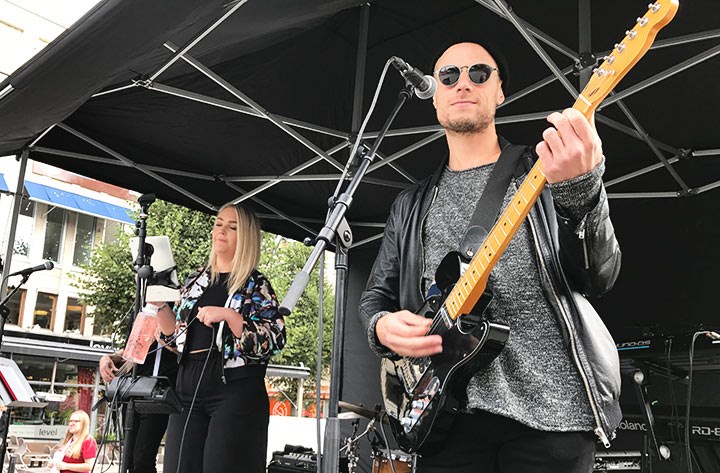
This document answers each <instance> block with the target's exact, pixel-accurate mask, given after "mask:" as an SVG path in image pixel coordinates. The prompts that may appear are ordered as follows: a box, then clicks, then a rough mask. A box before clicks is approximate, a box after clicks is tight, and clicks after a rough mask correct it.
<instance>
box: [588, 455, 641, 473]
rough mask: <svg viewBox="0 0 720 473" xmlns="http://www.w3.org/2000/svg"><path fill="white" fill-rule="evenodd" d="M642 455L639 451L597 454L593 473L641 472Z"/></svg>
mask: <svg viewBox="0 0 720 473" xmlns="http://www.w3.org/2000/svg"><path fill="white" fill-rule="evenodd" d="M641 470H642V453H640V452H639V451H623V452H613V451H605V452H600V451H598V452H596V453H595V465H594V466H593V473H600V472H605V471H641Z"/></svg>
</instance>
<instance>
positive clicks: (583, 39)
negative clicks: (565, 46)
mask: <svg viewBox="0 0 720 473" xmlns="http://www.w3.org/2000/svg"><path fill="white" fill-rule="evenodd" d="M591 34H592V14H591V13H590V0H578V52H579V54H580V56H579V58H578V61H579V64H578V70H579V71H580V90H583V89H584V88H585V85H586V84H587V83H588V82H590V77H591V76H592V67H588V66H590V64H588V62H592V63H593V64H594V63H595V62H596V61H593V60H592V59H594V57H593V56H592V36H591ZM583 59H585V60H586V61H583Z"/></svg>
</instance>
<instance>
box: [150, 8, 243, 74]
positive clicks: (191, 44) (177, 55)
mask: <svg viewBox="0 0 720 473" xmlns="http://www.w3.org/2000/svg"><path fill="white" fill-rule="evenodd" d="M247 1H248V0H240V1H238V2H237V3H236V4H235V5H233V7H232V8H231V9H230V10H228V11H227V12H225V14H224V15H223V16H221V17H220V18H218V19H217V20H216V21H215V23H213V24H212V25H210V26H209V27H207V28H206V29H205V30H203V31H202V32H201V33H200V34H199V35H197V36H196V37H195V38H194V39H193V40H192V41H190V42H189V43H188V44H187V45H185V47H183V48H182V49H179V50H176V51H173V52H174V53H175V54H174V55H173V57H172V58H171V59H170V60H169V61H168V62H166V63H165V64H164V65H163V66H162V67H160V69H158V70H157V71H156V72H155V73H154V74H153V75H151V76H150V78H149V79H148V80H149V81H150V82H153V81H154V80H155V79H157V78H158V76H159V75H160V74H162V73H163V72H165V70H167V68H169V67H170V66H172V65H173V64H175V62H176V61H177V60H178V59H180V58H181V57H183V55H184V54H185V53H187V52H188V51H190V49H192V48H193V47H194V46H195V45H196V44H198V43H199V42H200V41H202V40H203V38H205V37H206V36H207V35H209V34H210V33H211V32H212V31H213V30H214V29H215V28H217V27H218V26H220V25H221V24H222V23H223V22H224V21H225V20H227V19H228V18H230V16H232V14H233V13H235V11H236V10H237V9H238V8H240V7H241V6H243V5H245V3H247ZM176 49H177V48H176Z"/></svg>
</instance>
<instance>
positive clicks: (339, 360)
mask: <svg viewBox="0 0 720 473" xmlns="http://www.w3.org/2000/svg"><path fill="white" fill-rule="evenodd" d="M369 22H370V6H369V5H368V4H365V5H363V6H362V7H360V29H359V32H358V43H357V61H356V65H355V91H354V94H353V116H352V133H353V135H355V134H356V133H357V132H358V131H359V130H360V124H361V121H362V112H363V88H364V85H365V80H364V78H365V66H366V59H367V41H368V29H369ZM388 125H389V123H388ZM387 128H388V127H385V131H387ZM355 139H357V140H361V139H362V137H360V136H358V137H355ZM378 139H380V138H378ZM360 142H361V143H362V141H360ZM371 152H372V151H371ZM360 156H361V153H360V150H358V158H360ZM354 159H355V156H351V155H348V163H350V162H351V161H352V160H354ZM371 160H372V156H371V157H370V161H371ZM358 173H361V174H364V173H363V172H362V171H360V170H358ZM356 177H357V176H356ZM360 177H362V175H361V176H360ZM355 180H356V179H353V182H354V181H355ZM350 186H351V185H348V187H349V188H350ZM346 192H348V191H347V190H346ZM353 193H354V190H350V195H352V194H353ZM348 231H349V227H348ZM334 236H335V241H334V242H333V243H334V244H335V312H334V314H333V337H332V358H331V360H332V361H331V362H330V398H329V400H328V413H327V418H326V419H325V438H324V441H323V449H322V453H323V454H322V460H321V461H322V465H318V470H320V471H322V472H324V473H335V472H337V471H339V470H340V453H339V452H340V436H341V433H340V422H339V420H338V402H339V401H340V390H341V386H340V384H341V380H342V373H343V369H344V366H345V363H344V361H345V360H344V359H343V354H344V351H345V350H344V338H343V337H344V336H345V313H346V310H345V309H346V307H345V306H346V305H347V302H346V301H347V290H348V288H347V281H348V278H347V273H348V266H349V257H348V246H349V244H352V241H348V239H347V238H346V237H343V236H342V235H338V234H337V233H336V234H335V235H334ZM321 274H322V273H321ZM320 284H323V281H320ZM320 303H322V300H321V301H320ZM321 335H322V334H321ZM321 340H322V338H321ZM319 375H320V373H318V376H319ZM318 451H319V445H318ZM318 458H320V457H319V456H318Z"/></svg>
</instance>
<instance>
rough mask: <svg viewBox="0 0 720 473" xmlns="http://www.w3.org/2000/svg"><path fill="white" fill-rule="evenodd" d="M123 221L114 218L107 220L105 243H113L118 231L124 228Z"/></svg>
mask: <svg viewBox="0 0 720 473" xmlns="http://www.w3.org/2000/svg"><path fill="white" fill-rule="evenodd" d="M122 225H123V224H122V223H120V222H116V221H114V220H105V234H104V235H103V243H105V244H106V245H107V244H108V243H113V242H114V241H115V240H116V239H117V236H118V232H119V231H120V230H121V229H122Z"/></svg>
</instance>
